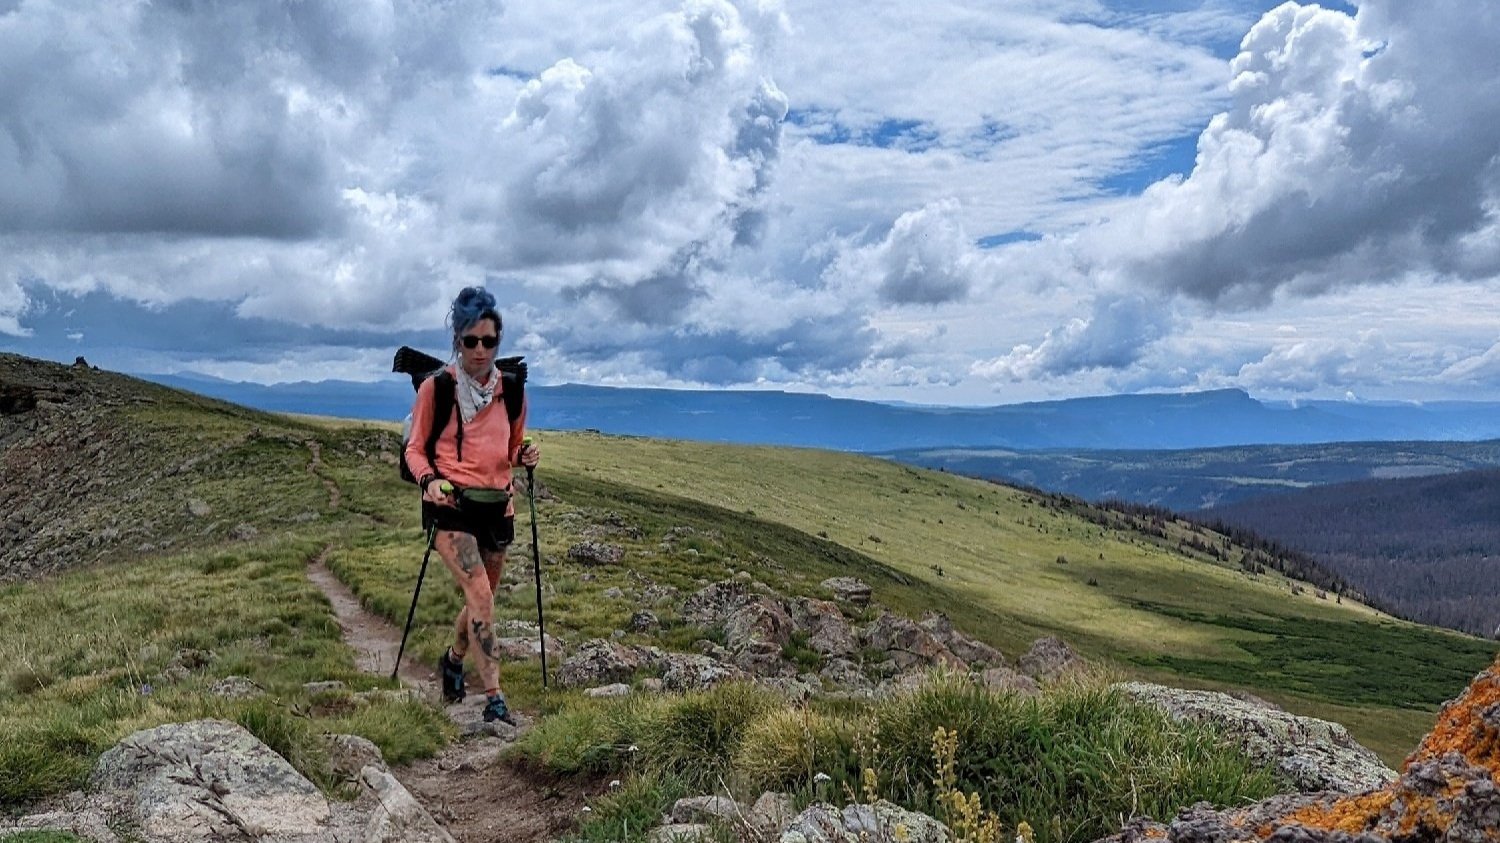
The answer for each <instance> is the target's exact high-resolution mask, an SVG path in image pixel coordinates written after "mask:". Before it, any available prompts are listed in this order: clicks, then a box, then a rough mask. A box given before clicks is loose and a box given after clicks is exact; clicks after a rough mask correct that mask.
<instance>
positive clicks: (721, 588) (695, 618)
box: [682, 580, 751, 629]
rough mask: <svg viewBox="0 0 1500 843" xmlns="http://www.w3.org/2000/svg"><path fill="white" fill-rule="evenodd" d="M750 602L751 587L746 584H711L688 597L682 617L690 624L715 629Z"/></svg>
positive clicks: (726, 582)
mask: <svg viewBox="0 0 1500 843" xmlns="http://www.w3.org/2000/svg"><path fill="white" fill-rule="evenodd" d="M750 600H751V594H750V586H749V584H747V583H745V582H740V581H736V580H724V581H723V582H716V583H711V584H709V585H706V586H704V587H703V588H700V589H698V590H697V591H695V592H693V593H692V594H690V595H688V598H687V600H686V601H684V602H683V604H682V617H683V619H684V620H686V621H687V622H688V623H691V624H695V625H697V626H701V627H704V628H706V629H713V628H717V627H720V626H723V625H724V622H725V621H727V620H729V616H730V615H731V614H733V613H734V611H735V610H736V609H738V608H740V607H741V606H743V605H745V604H746V603H748V602H750Z"/></svg>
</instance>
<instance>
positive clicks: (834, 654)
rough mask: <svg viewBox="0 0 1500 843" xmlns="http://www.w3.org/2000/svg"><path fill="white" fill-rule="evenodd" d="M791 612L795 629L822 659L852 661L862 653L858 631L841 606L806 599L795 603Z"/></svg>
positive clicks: (826, 601) (789, 607)
mask: <svg viewBox="0 0 1500 843" xmlns="http://www.w3.org/2000/svg"><path fill="white" fill-rule="evenodd" d="M787 609H788V610H789V613H790V614H791V618H792V625H793V626H794V627H795V628H796V629H797V631H799V632H803V633H805V634H806V635H807V646H809V647H811V648H812V649H813V651H814V652H816V653H818V654H819V655H823V656H828V657H831V658H848V657H850V656H852V655H854V654H855V653H857V652H859V643H858V642H857V641H856V640H855V638H854V630H852V629H850V628H849V622H848V621H846V620H844V613H843V612H842V611H840V610H839V607H838V604H837V603H833V602H831V601H828V600H812V599H809V598H806V597H802V598H798V599H796V600H793V601H791V602H790V603H789V604H788V605H787Z"/></svg>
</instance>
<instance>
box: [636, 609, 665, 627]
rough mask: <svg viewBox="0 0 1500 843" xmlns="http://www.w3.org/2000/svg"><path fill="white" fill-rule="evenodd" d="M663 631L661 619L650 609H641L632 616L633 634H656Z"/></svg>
mask: <svg viewBox="0 0 1500 843" xmlns="http://www.w3.org/2000/svg"><path fill="white" fill-rule="evenodd" d="M658 629H661V619H660V618H658V617H657V616H656V613H655V612H652V611H651V610H649V609H641V610H639V611H637V612H635V613H634V614H632V615H631V616H630V631H631V632H655V631H656V630H658Z"/></svg>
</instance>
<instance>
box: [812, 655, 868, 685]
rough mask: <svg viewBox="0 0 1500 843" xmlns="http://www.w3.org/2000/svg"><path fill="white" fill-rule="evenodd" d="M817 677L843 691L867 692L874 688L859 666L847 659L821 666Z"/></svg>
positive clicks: (835, 660) (832, 661)
mask: <svg viewBox="0 0 1500 843" xmlns="http://www.w3.org/2000/svg"><path fill="white" fill-rule="evenodd" d="M818 675H819V676H821V677H822V678H823V681H824V682H827V683H828V684H830V685H832V686H833V687H835V688H838V689H840V690H844V691H868V690H870V689H871V688H873V687H874V685H872V684H871V683H870V679H869V677H867V676H865V673H864V671H862V670H860V669H859V665H857V664H855V663H854V662H852V661H850V660H849V659H833V660H831V661H829V662H828V664H826V665H824V666H823V669H822V670H821V671H819V673H818Z"/></svg>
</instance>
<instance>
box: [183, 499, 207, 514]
mask: <svg viewBox="0 0 1500 843" xmlns="http://www.w3.org/2000/svg"><path fill="white" fill-rule="evenodd" d="M187 511H188V514H189V515H191V516H193V517H194V518H207V517H208V516H209V513H211V512H213V510H212V509H210V508H209V506H208V502H207V501H205V500H203V499H201V498H188V501H187Z"/></svg>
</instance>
